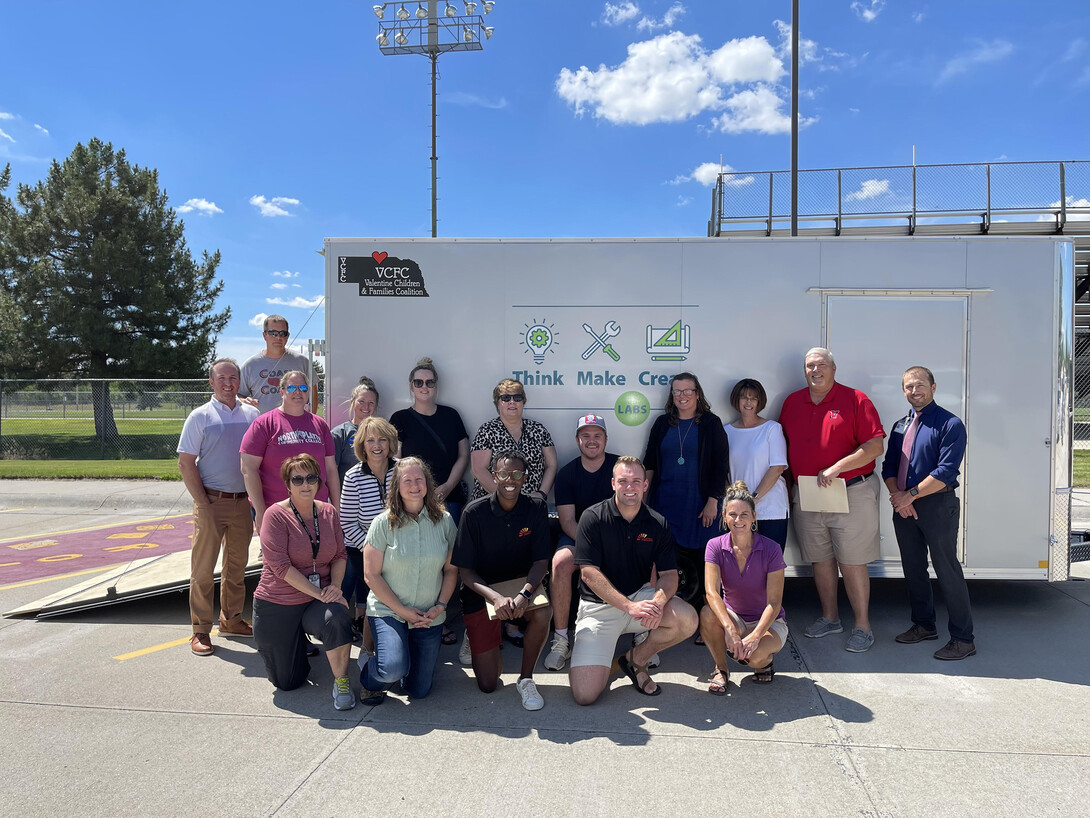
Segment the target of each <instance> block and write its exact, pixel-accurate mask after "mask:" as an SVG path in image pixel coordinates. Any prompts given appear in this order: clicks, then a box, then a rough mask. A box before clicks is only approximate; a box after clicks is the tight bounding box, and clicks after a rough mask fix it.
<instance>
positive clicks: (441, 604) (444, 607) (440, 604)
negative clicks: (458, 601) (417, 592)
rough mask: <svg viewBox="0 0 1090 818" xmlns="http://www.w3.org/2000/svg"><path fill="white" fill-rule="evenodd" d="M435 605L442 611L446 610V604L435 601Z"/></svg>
mask: <svg viewBox="0 0 1090 818" xmlns="http://www.w3.org/2000/svg"><path fill="white" fill-rule="evenodd" d="M435 604H436V605H438V606H439V607H440V608H442V609H443V610H444V611H445V610H446V609H447V603H445V602H440V601H439V600H438V599H437V600H435Z"/></svg>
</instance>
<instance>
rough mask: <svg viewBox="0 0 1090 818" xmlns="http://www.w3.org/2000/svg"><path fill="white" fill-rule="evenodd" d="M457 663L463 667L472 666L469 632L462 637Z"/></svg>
mask: <svg viewBox="0 0 1090 818" xmlns="http://www.w3.org/2000/svg"><path fill="white" fill-rule="evenodd" d="M458 662H459V663H460V664H462V665H464V666H465V667H469V666H470V665H472V664H473V654H472V653H471V652H470V650H469V631H468V630H467V631H466V635H465V636H463V637H462V646H461V647H460V648H458Z"/></svg>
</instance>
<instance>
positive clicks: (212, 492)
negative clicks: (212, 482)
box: [204, 486, 249, 500]
mask: <svg viewBox="0 0 1090 818" xmlns="http://www.w3.org/2000/svg"><path fill="white" fill-rule="evenodd" d="M204 493H205V494H207V495H208V496H209V497H220V498H222V499H224V500H241V499H243V498H244V497H248V496H249V495H247V494H246V492H244V491H238V492H233V493H232V492H230V491H219V490H218V489H210V488H208V487H207V486H205V487H204Z"/></svg>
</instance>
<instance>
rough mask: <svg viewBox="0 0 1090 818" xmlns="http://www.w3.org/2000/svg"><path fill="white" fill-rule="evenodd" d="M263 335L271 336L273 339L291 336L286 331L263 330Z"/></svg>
mask: <svg viewBox="0 0 1090 818" xmlns="http://www.w3.org/2000/svg"><path fill="white" fill-rule="evenodd" d="M265 334H266V335H271V336H272V337H273V338H287V337H288V336H289V335H291V333H290V332H288V331H287V330H286V329H267V330H265Z"/></svg>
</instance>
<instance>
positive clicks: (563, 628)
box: [545, 415, 617, 670]
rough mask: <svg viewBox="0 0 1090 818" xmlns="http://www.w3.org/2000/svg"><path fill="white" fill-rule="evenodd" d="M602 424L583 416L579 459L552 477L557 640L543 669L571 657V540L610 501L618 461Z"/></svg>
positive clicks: (552, 589)
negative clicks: (589, 514) (594, 509)
mask: <svg viewBox="0 0 1090 818" xmlns="http://www.w3.org/2000/svg"><path fill="white" fill-rule="evenodd" d="M606 440H607V437H606V422H605V419H604V418H602V417H601V416H600V415H583V416H582V417H581V418H579V423H578V425H577V426H576V427H575V443H576V445H577V446H579V457H577V458H575V459H574V460H572V461H571V462H570V463H568V464H567V465H565V466H564V468H562V469H561V470H560V471H559V472H558V473H557V475H556V483H555V484H554V485H553V496H554V497H555V498H556V515H557V517H559V518H560V530H561V534H560V540H559V542H557V545H556V553H555V554H553V566H552V573H551V574H550V577H549V592H550V594H551V596H552V603H553V626H554V628H555V630H556V635H555V636H553V643H552V646H551V647H550V648H549V653H548V654H547V655H546V656H545V667H546V668H548V669H549V670H563V669H564V664H565V663H566V662H567V661H568V658H569V657H570V656H571V642H572V638H571V636H570V635H569V633H568V619H569V616H570V614H571V601H572V599H571V598H572V580H573V578H574V577H575V535H576V531H577V527H578V525H579V518H580V517H582V516H583V512H584V511H586V510H587V509H588V508H590V507H591V506H592V505H594V504H595V503H600V502H602V501H603V500H606V499H608V498H610V497H612V496H613V464H614V463H616V462H617V455H615V454H610V453H609V452H607V451H606Z"/></svg>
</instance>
